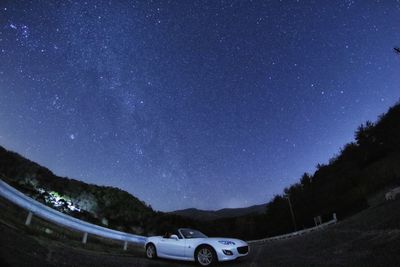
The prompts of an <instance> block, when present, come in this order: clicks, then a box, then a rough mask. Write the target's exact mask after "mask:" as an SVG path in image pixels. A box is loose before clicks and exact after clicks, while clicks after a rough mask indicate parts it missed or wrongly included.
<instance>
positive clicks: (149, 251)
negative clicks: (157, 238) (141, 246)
mask: <svg viewBox="0 0 400 267" xmlns="http://www.w3.org/2000/svg"><path fill="white" fill-rule="evenodd" d="M153 256H154V248H153V246H148V247H147V257H149V258H153Z"/></svg>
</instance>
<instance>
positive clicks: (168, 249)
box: [158, 238, 185, 258]
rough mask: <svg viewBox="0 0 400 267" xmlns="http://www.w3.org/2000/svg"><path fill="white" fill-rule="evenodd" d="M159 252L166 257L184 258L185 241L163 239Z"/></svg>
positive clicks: (159, 244) (159, 245)
mask: <svg viewBox="0 0 400 267" xmlns="http://www.w3.org/2000/svg"><path fill="white" fill-rule="evenodd" d="M158 252H159V253H160V254H164V255H165V256H171V257H180V258H183V257H184V256H185V239H174V238H161V240H160V242H159V243H158Z"/></svg>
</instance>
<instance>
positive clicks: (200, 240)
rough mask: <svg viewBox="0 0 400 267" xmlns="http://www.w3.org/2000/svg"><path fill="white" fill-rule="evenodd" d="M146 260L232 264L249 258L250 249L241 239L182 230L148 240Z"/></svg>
mask: <svg viewBox="0 0 400 267" xmlns="http://www.w3.org/2000/svg"><path fill="white" fill-rule="evenodd" d="M145 249H146V256H147V258H149V259H154V258H157V257H160V258H167V259H174V260H186V261H196V262H197V263H198V264H200V265H202V266H210V265H213V264H214V263H216V262H218V261H229V260H234V259H237V258H239V257H243V256H246V255H247V254H248V253H249V246H248V244H247V243H246V242H244V241H242V240H239V239H232V238H220V237H213V238H211V237H207V236H206V235H204V234H203V233H201V232H199V231H197V230H193V229H188V228H180V229H178V230H176V231H174V232H172V233H170V232H168V233H166V234H165V235H164V236H152V237H148V238H147V240H146V244H145Z"/></svg>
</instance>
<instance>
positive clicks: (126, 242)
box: [124, 241, 128, 250]
mask: <svg viewBox="0 0 400 267" xmlns="http://www.w3.org/2000/svg"><path fill="white" fill-rule="evenodd" d="M127 249H128V241H125V242H124V250H127Z"/></svg>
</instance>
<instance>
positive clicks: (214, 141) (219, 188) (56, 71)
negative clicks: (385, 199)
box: [0, 0, 400, 211]
mask: <svg viewBox="0 0 400 267" xmlns="http://www.w3.org/2000/svg"><path fill="white" fill-rule="evenodd" d="M396 45H397V46H398V45H400V2H399V1H177V2H175V1H87V2H84V1H48V0H42V1H37V0H35V1H11V0H10V1H4V0H0V122H1V123H0V145H2V146H4V147H6V148H7V149H10V150H13V151H16V152H18V153H20V154H22V155H23V156H26V157H28V158H29V159H31V160H33V161H36V162H38V163H40V164H42V165H44V166H46V167H48V168H49V169H51V170H52V171H53V172H54V173H55V174H57V175H61V176H68V177H71V178H75V179H79V180H82V181H85V182H89V183H95V184H99V185H110V186H115V187H119V188H121V189H124V190H126V191H128V192H130V193H132V194H133V195H135V196H137V197H139V198H140V199H141V200H144V201H146V203H148V204H151V205H152V206H153V208H155V209H157V210H163V211H170V210H175V209H182V208H188V207H196V208H201V209H220V208H226V207H230V208H231V207H244V206H249V205H253V204H260V203H265V202H267V201H269V200H270V199H271V198H272V197H273V195H274V194H279V193H281V192H282V190H283V189H284V188H285V187H286V186H288V185H290V184H293V183H294V182H296V181H298V180H299V178H300V176H301V175H302V174H303V173H304V172H313V171H315V166H316V165H317V164H318V163H327V162H328V160H329V158H331V157H332V156H334V155H335V154H337V153H339V151H340V148H341V147H343V145H344V144H345V143H347V142H350V141H352V140H354V131H355V129H356V128H357V126H359V125H360V124H361V123H363V122H365V121H366V120H372V121H375V120H376V119H377V117H378V115H380V114H382V113H383V112H385V111H387V109H388V108H389V107H390V106H391V105H393V104H394V103H395V102H396V101H398V100H399V97H400V86H399V85H400V75H399V73H400V57H399V56H396V54H395V53H394V52H393V47H394V46H396Z"/></svg>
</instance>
